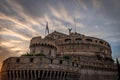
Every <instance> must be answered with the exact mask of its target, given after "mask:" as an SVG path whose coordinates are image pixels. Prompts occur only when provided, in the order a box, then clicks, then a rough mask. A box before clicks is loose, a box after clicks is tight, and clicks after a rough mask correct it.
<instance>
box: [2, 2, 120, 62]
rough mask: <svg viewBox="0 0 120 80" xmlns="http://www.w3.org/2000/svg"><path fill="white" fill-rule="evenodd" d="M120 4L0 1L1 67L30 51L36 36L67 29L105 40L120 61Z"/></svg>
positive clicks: (64, 31) (114, 56)
mask: <svg viewBox="0 0 120 80" xmlns="http://www.w3.org/2000/svg"><path fill="white" fill-rule="evenodd" d="M119 3H120V0H109V1H108V0H36V1H35V0H0V64H1V63H2V61H3V60H4V59H6V58H7V57H10V56H20V55H21V54H22V53H25V52H27V51H29V41H30V39H31V38H32V37H34V36H42V37H44V35H45V26H46V22H48V23H49V24H48V25H49V28H50V32H52V31H54V30H57V31H60V32H63V33H66V32H68V28H72V29H73V30H72V31H74V30H75V25H76V28H77V32H79V33H81V34H85V35H89V36H94V37H98V38H102V39H104V40H106V41H108V42H109V43H110V45H111V47H112V51H113V54H112V56H113V58H119V59H120V50H119V48H120V32H119V31H120V16H119V14H120V5H119Z"/></svg>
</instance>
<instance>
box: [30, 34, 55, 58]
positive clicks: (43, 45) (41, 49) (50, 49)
mask: <svg viewBox="0 0 120 80" xmlns="http://www.w3.org/2000/svg"><path fill="white" fill-rule="evenodd" d="M56 50H57V47H56V45H55V43H54V42H53V41H51V40H47V39H42V38H41V37H40V36H39V37H34V38H32V39H31V42H30V53H32V54H38V53H44V54H45V55H46V56H55V52H56Z"/></svg>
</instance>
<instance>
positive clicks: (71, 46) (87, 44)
mask: <svg viewBox="0 0 120 80" xmlns="http://www.w3.org/2000/svg"><path fill="white" fill-rule="evenodd" d="M56 44H57V46H58V48H59V52H61V53H62V54H80V55H86V56H87V55H88V56H89V55H98V54H99V55H101V56H103V57H109V58H111V47H110V45H109V43H108V42H106V41H104V40H102V39H98V38H94V37H89V36H84V35H81V34H78V33H71V34H70V35H69V36H67V37H62V38H59V39H58V40H57V41H56Z"/></svg>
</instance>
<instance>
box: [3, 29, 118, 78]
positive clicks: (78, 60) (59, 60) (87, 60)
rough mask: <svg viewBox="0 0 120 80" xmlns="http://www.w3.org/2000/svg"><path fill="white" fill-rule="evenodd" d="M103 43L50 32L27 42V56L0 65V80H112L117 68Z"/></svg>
mask: <svg viewBox="0 0 120 80" xmlns="http://www.w3.org/2000/svg"><path fill="white" fill-rule="evenodd" d="M111 55H112V51H111V47H110V45H109V43H108V42H107V41H105V40H102V39H99V38H95V37H90V36H85V35H82V34H79V33H76V32H75V33H71V32H70V33H69V34H68V35H67V34H63V33H60V32H57V31H54V32H52V33H50V34H48V35H47V36H45V38H41V36H38V37H34V38H32V39H31V41H30V53H29V54H26V55H23V56H20V57H10V58H8V59H6V60H5V61H4V62H3V66H2V70H1V71H2V78H1V79H2V80H116V79H117V66H116V64H115V63H114V61H113V59H112V56H111Z"/></svg>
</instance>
